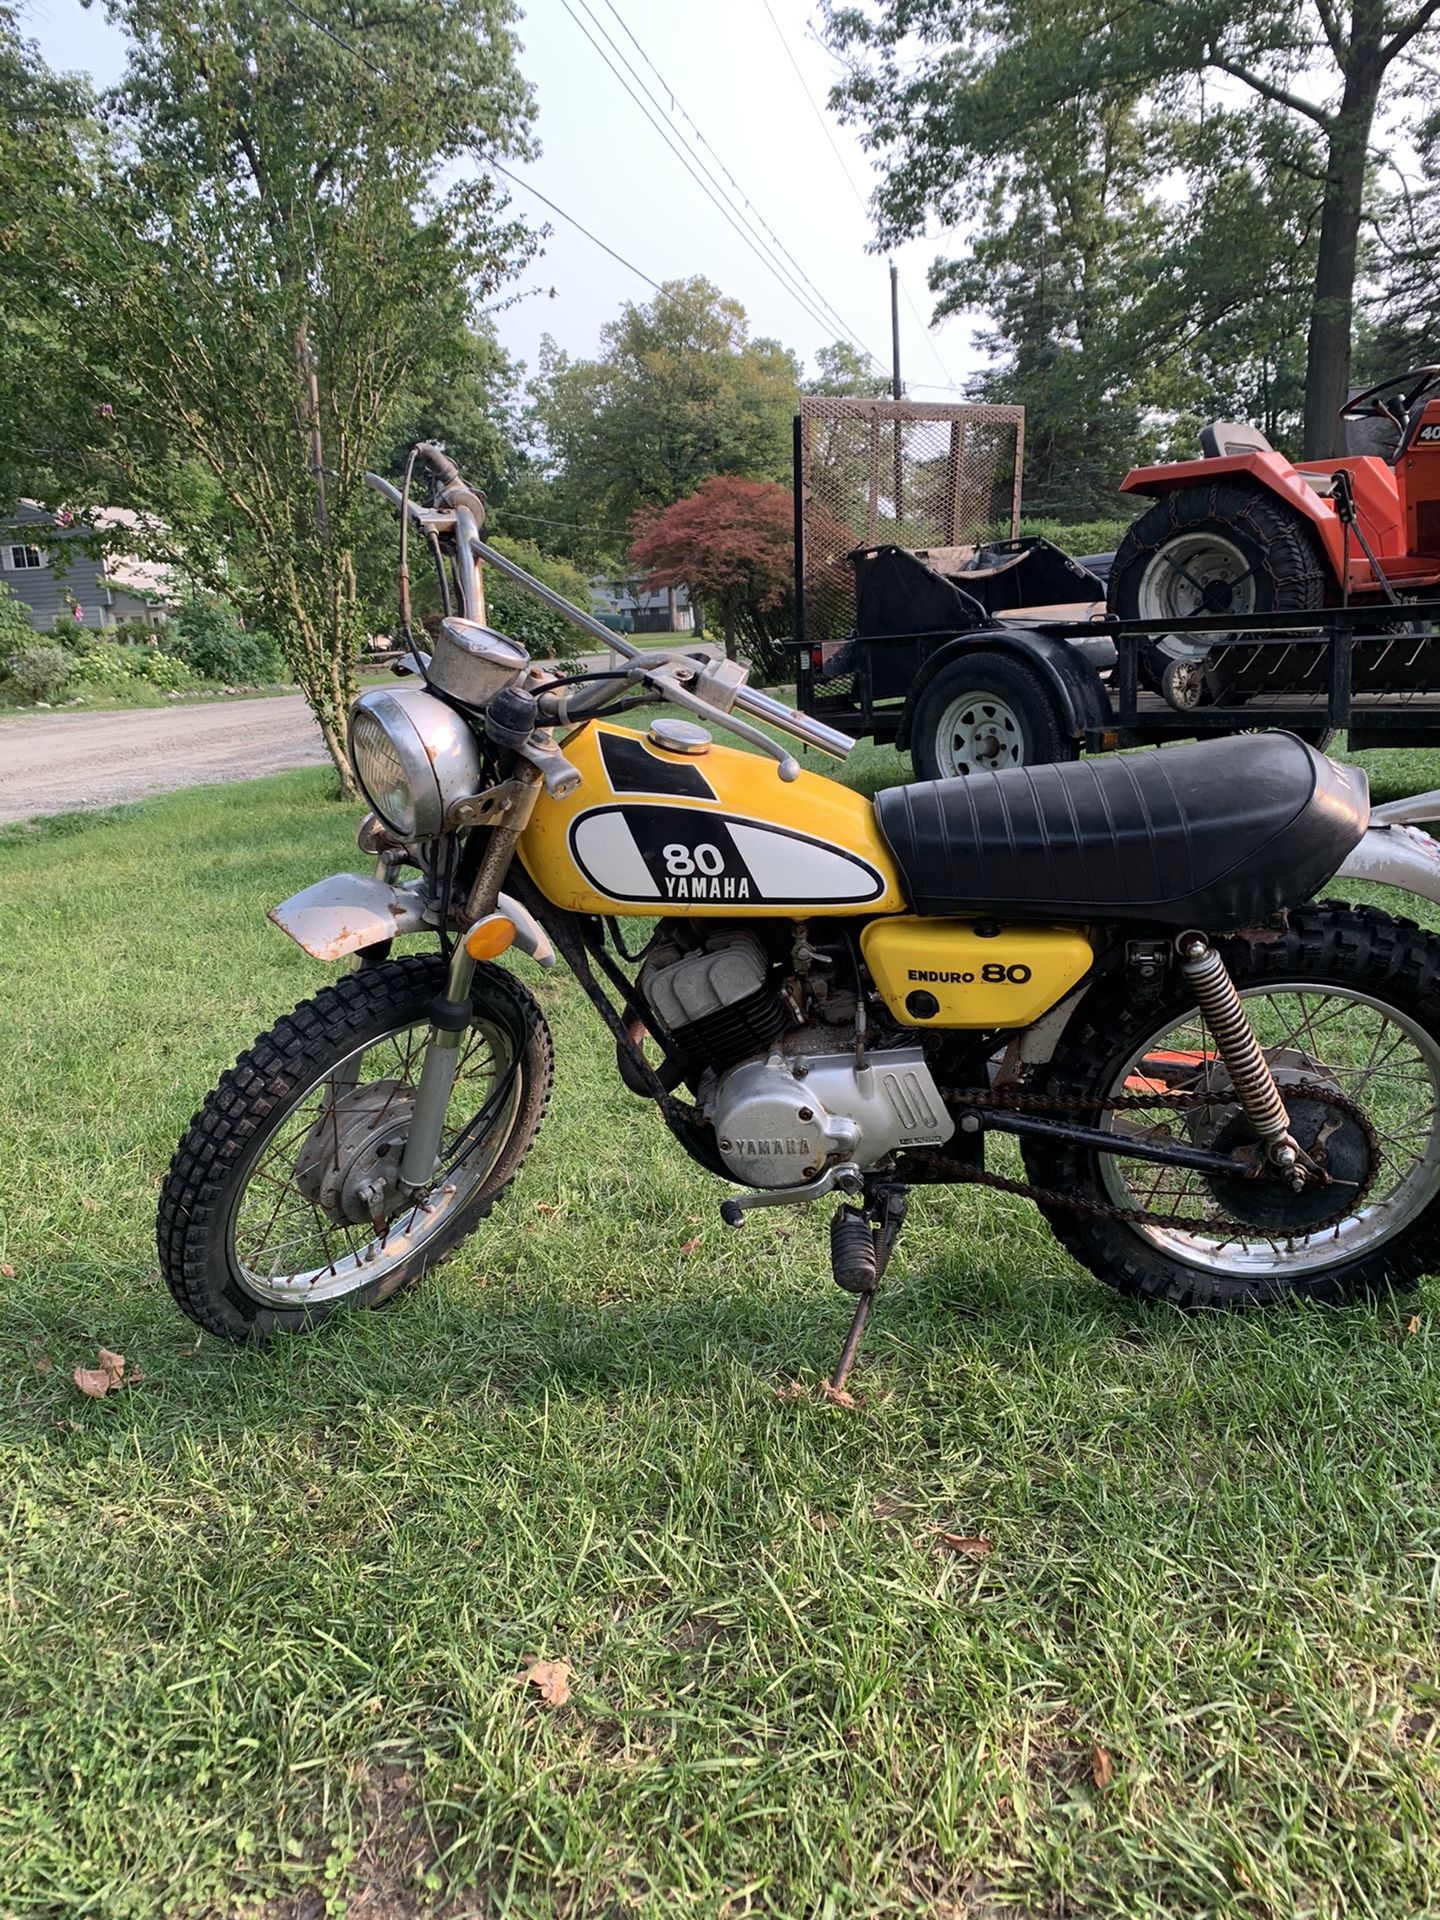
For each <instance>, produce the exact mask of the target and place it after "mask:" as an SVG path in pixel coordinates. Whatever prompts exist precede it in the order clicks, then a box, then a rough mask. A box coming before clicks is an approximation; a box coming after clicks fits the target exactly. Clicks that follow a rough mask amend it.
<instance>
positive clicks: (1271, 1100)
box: [1175, 932, 1305, 1191]
mask: <svg viewBox="0 0 1440 1920" xmlns="http://www.w3.org/2000/svg"><path fill="white" fill-rule="evenodd" d="M1175 951H1176V954H1177V955H1178V956H1179V961H1180V973H1181V976H1182V978H1183V979H1184V981H1185V983H1186V985H1187V986H1188V987H1189V989H1190V991H1191V992H1192V993H1193V994H1194V996H1195V1004H1196V1005H1197V1006H1198V1007H1199V1009H1200V1011H1201V1013H1202V1014H1203V1015H1204V1016H1205V1019H1206V1020H1207V1021H1208V1022H1209V1025H1210V1031H1211V1032H1212V1033H1213V1034H1214V1036H1215V1045H1216V1048H1217V1049H1218V1051H1219V1054H1220V1058H1221V1059H1222V1060H1223V1061H1224V1062H1225V1066H1226V1069H1227V1071H1228V1072H1229V1075H1230V1080H1231V1083H1232V1085H1233V1086H1234V1088H1235V1097H1236V1099H1237V1100H1238V1101H1239V1102H1240V1107H1241V1111H1242V1112H1243V1113H1244V1115H1245V1118H1246V1119H1247V1120H1248V1121H1249V1122H1250V1125H1251V1126H1252V1127H1253V1128H1254V1129H1255V1133H1256V1136H1257V1138H1258V1139H1259V1140H1260V1142H1261V1144H1262V1145H1263V1146H1264V1148H1265V1155H1266V1158H1267V1159H1268V1160H1269V1161H1270V1164H1271V1165H1272V1166H1275V1167H1279V1168H1281V1169H1282V1170H1283V1171H1284V1172H1286V1173H1287V1174H1288V1175H1289V1177H1290V1181H1291V1184H1292V1185H1293V1186H1294V1187H1295V1188H1296V1189H1297V1191H1298V1190H1299V1188H1301V1187H1303V1186H1304V1184H1305V1175H1304V1173H1303V1172H1302V1170H1301V1168H1300V1164H1299V1153H1298V1151H1297V1149H1296V1145H1295V1142H1294V1140H1293V1139H1292V1138H1291V1134H1290V1116H1289V1114H1288V1113H1287V1112H1286V1111H1285V1102H1284V1101H1283V1100H1282V1099H1281V1097H1280V1089H1279V1088H1278V1087H1277V1086H1276V1084H1275V1076H1274V1074H1272V1073H1271V1071H1270V1063H1269V1061H1268V1060H1267V1059H1266V1058H1265V1055H1264V1053H1263V1052H1262V1051H1261V1048H1260V1042H1259V1041H1258V1040H1257V1039H1256V1038H1255V1030H1254V1028H1253V1027H1252V1026H1251V1025H1250V1017H1249V1015H1248V1014H1247V1013H1246V1011H1245V1007H1244V1003H1243V1002H1242V1001H1241V998H1240V995H1239V994H1238V993H1237V992H1236V990H1235V982H1234V981H1233V980H1232V979H1231V978H1230V970H1229V968H1228V967H1227V966H1226V965H1225V962H1224V961H1223V960H1222V959H1221V957H1220V955H1219V954H1218V953H1217V952H1216V951H1215V949H1214V947H1212V946H1211V944H1210V942H1209V940H1207V939H1206V937H1205V935H1204V934H1203V933H1197V932H1190V933H1182V934H1181V935H1180V937H1179V939H1178V940H1177V941H1176V942H1175Z"/></svg>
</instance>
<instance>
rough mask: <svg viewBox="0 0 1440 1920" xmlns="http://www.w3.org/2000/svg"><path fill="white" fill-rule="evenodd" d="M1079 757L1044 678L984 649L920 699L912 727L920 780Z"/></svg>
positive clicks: (947, 671) (949, 670) (939, 677)
mask: <svg viewBox="0 0 1440 1920" xmlns="http://www.w3.org/2000/svg"><path fill="white" fill-rule="evenodd" d="M1079 753H1080V749H1079V747H1078V745H1077V744H1076V742H1075V741H1074V740H1072V739H1070V737H1069V736H1068V735H1067V734H1066V732H1065V730H1064V727H1063V725H1062V722H1061V718H1060V713H1059V710H1058V709H1057V707H1056V705H1055V702H1054V700H1053V699H1052V698H1051V697H1050V694H1049V692H1048V691H1047V689H1046V688H1045V686H1044V684H1043V682H1042V681H1041V680H1040V678H1039V676H1038V675H1037V674H1034V673H1032V672H1031V671H1030V669H1029V668H1028V667H1026V666H1024V665H1022V664H1021V662H1020V661H1018V660H1011V659H1008V658H1007V657H1006V656H1005V655H1004V654H1001V653H991V652H987V651H986V650H984V649H983V648H982V649H977V650H976V652H974V653H973V654H967V655H964V656H962V657H961V658H960V659H958V660H952V661H951V663H950V665H949V666H947V667H942V668H941V669H940V671H939V673H937V674H936V676H935V678H934V679H933V680H932V681H931V682H930V684H929V686H928V687H926V689H925V691H924V693H923V694H922V695H921V696H920V702H919V705H918V706H917V708H916V712H915V720H914V724H913V725H912V727H911V729H910V757H911V759H912V761H913V763H914V767H915V776H916V778H917V779H919V780H955V779H961V778H964V777H965V776H967V775H969V774H972V773H999V772H1001V771H1002V770H1003V769H1004V768H1006V767H1036V766H1043V765H1045V764H1047V763H1049V762H1052V761H1057V760H1075V759H1078V758H1079Z"/></svg>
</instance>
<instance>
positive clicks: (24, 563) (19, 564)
mask: <svg viewBox="0 0 1440 1920" xmlns="http://www.w3.org/2000/svg"><path fill="white" fill-rule="evenodd" d="M0 552H3V553H4V555H5V570H6V572H7V573H26V572H28V571H30V569H32V568H34V567H43V566H44V565H45V549H44V548H43V547H4V548H0Z"/></svg>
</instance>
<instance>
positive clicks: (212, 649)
mask: <svg viewBox="0 0 1440 1920" xmlns="http://www.w3.org/2000/svg"><path fill="white" fill-rule="evenodd" d="M161 644H162V646H163V647H164V650H165V652H166V653H168V654H173V655H174V657H175V658H176V659H177V660H183V661H184V662H185V664H186V666H187V667H189V669H190V671H191V672H192V673H193V674H198V675H199V677H200V678H201V679H202V680H223V681H224V682H225V683H226V684H227V685H229V686H251V687H254V686H265V685H267V684H268V683H269V682H270V681H272V680H279V679H281V678H282V677H283V674H284V666H283V663H282V661H281V658H280V648H279V646H278V645H277V644H276V641H275V637H274V635H273V634H270V633H267V632H266V631H265V629H264V628H263V627H255V628H247V627H243V626H241V624H240V621H239V618H238V617H237V615H236V613H235V609H234V608H233V607H232V606H230V605H229V603H228V602H227V601H224V600H218V599H214V598H212V597H211V596H209V595H204V594H192V595H191V597H190V598H189V599H188V600H187V601H186V602H185V604H184V606H183V607H182V608H181V609H180V612H179V613H178V614H177V615H176V616H175V618H174V619H173V620H172V621H171V622H170V623H169V624H168V626H167V627H166V629H165V631H164V635H163V638H162V643H161Z"/></svg>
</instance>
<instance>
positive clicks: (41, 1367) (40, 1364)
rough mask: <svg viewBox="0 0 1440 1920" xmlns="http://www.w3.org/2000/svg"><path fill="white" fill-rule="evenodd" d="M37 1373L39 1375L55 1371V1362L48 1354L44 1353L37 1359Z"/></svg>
mask: <svg viewBox="0 0 1440 1920" xmlns="http://www.w3.org/2000/svg"><path fill="white" fill-rule="evenodd" d="M35 1371H36V1372H37V1373H53V1372H54V1371H55V1362H54V1361H53V1360H52V1359H51V1358H50V1356H49V1354H48V1353H42V1354H40V1355H39V1356H38V1357H37V1359H36V1361H35Z"/></svg>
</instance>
